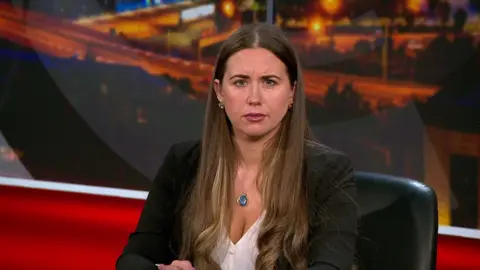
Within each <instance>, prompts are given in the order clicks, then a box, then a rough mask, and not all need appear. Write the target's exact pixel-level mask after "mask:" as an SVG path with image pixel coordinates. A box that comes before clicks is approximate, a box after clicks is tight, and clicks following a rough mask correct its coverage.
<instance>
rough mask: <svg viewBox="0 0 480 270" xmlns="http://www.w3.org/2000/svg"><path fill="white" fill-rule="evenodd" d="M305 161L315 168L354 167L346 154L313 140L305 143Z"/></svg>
mask: <svg viewBox="0 0 480 270" xmlns="http://www.w3.org/2000/svg"><path fill="white" fill-rule="evenodd" d="M305 159H306V161H307V163H310V165H316V166H314V167H322V166H327V165H328V166H334V167H335V165H337V166H340V167H342V166H351V165H352V164H351V163H352V162H351V160H350V158H349V157H348V156H347V154H345V153H344V152H341V151H339V150H337V149H334V148H331V147H329V146H327V145H325V144H322V143H319V142H316V141H311V140H308V141H306V142H305Z"/></svg>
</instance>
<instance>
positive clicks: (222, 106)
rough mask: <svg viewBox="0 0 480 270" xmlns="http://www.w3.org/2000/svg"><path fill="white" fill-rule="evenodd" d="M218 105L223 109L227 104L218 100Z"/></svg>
mask: <svg viewBox="0 0 480 270" xmlns="http://www.w3.org/2000/svg"><path fill="white" fill-rule="evenodd" d="M218 107H219V108H220V109H222V110H223V109H225V104H223V102H218Z"/></svg>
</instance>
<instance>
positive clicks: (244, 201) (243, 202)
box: [237, 193, 248, 207]
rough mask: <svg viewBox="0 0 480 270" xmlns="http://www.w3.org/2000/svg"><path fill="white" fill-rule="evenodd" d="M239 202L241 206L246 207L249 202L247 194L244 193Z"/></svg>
mask: <svg viewBox="0 0 480 270" xmlns="http://www.w3.org/2000/svg"><path fill="white" fill-rule="evenodd" d="M237 203H238V204H239V205H240V206H241V207H245V206H246V205H247V203H248V198H247V194H245V193H242V195H240V197H238V199H237Z"/></svg>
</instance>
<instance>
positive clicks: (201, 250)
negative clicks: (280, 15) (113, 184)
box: [117, 24, 357, 270]
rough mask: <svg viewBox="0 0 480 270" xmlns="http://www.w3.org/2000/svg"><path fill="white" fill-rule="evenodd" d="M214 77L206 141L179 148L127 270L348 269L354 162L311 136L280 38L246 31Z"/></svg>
mask: <svg viewBox="0 0 480 270" xmlns="http://www.w3.org/2000/svg"><path fill="white" fill-rule="evenodd" d="M213 79H214V80H213V87H212V89H211V91H210V92H209V96H208V101H207V109H206V115H205V125H204V131H203V139H202V141H201V143H196V142H192V143H186V142H184V143H179V144H176V145H174V146H172V147H171V149H170V151H169V153H168V154H167V156H166V158H165V163H164V165H163V166H162V168H161V169H160V172H159V174H158V176H157V178H156V179H155V181H154V183H153V188H152V190H151V192H150V193H149V196H148V198H147V201H146V204H145V207H144V210H143V212H142V215H141V217H140V221H139V223H138V226H137V229H136V231H135V232H134V233H133V234H132V235H131V237H130V239H129V242H128V244H127V246H126V247H125V250H124V252H123V254H122V255H121V256H120V258H119V259H118V261H117V269H119V270H123V269H129V270H132V269H133V270H135V269H139V270H140V269H145V270H146V269H152V270H154V269H157V267H158V269H183V270H190V269H197V270H198V269H199V270H215V269H221V270H233V269H235V270H237V269H238V270H251V269H257V270H272V269H279V270H283V269H285V270H286V269H307V268H308V269H318V270H327V269H329V270H344V269H345V270H346V269H350V268H351V265H352V262H353V256H354V247H355V240H356V235H357V210H356V206H355V203H354V199H355V192H356V189H355V183H354V176H353V169H352V165H351V162H350V161H349V159H348V158H347V157H345V156H344V155H342V154H340V153H338V152H336V151H334V150H332V149H329V148H327V147H325V146H322V145H320V144H318V143H315V142H313V141H312V140H311V139H310V133H309V128H308V125H307V120H306V112H305V92H304V83H303V80H302V76H301V70H300V66H299V63H298V59H297V57H296V54H295V51H294V49H293V48H292V46H291V44H290V43H289V42H288V40H287V39H286V38H285V36H284V35H283V33H282V32H281V30H279V29H278V28H276V27H275V26H274V25H270V24H254V25H247V26H243V27H242V28H240V29H239V30H238V31H237V32H236V33H234V34H233V35H232V36H231V37H229V38H228V39H227V40H226V41H225V43H224V45H223V46H222V48H221V50H220V53H219V55H218V60H217V63H216V65H215V71H214V77H213ZM155 265H156V266H155ZM194 267H195V268H194Z"/></svg>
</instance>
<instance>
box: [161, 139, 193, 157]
mask: <svg viewBox="0 0 480 270" xmlns="http://www.w3.org/2000/svg"><path fill="white" fill-rule="evenodd" d="M200 145H201V142H200V140H189V141H180V142H176V143H173V144H172V145H170V149H169V150H168V153H167V156H169V157H174V158H177V159H191V158H193V159H195V158H198V157H200Z"/></svg>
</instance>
